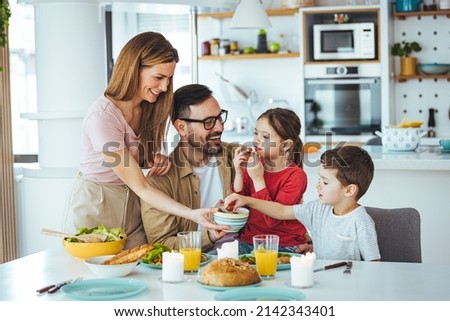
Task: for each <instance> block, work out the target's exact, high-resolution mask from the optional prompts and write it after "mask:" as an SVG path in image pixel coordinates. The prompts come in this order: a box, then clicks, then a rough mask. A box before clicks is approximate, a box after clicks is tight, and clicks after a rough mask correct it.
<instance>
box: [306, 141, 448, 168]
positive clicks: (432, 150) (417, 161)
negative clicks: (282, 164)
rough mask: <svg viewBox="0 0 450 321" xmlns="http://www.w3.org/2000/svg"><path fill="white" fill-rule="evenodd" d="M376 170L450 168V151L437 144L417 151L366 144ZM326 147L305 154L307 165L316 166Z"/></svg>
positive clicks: (365, 147) (422, 147)
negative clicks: (392, 149)
mask: <svg viewBox="0 0 450 321" xmlns="http://www.w3.org/2000/svg"><path fill="white" fill-rule="evenodd" d="M363 148H364V149H365V150H367V151H368V152H369V154H370V156H371V157H372V159H373V162H374V164H375V169H376V170H385V169H390V170H436V171H440V170H444V171H447V170H450V153H446V152H443V151H442V149H441V148H440V147H436V146H419V148H417V149H416V150H415V151H405V152H398V151H388V150H386V149H385V148H384V147H382V146H364V147H363ZM323 151H325V149H321V150H320V151H318V152H317V153H313V154H307V155H306V156H305V165H306V166H309V167H315V165H316V164H317V161H318V159H319V158H320V155H321V154H322V152H323Z"/></svg>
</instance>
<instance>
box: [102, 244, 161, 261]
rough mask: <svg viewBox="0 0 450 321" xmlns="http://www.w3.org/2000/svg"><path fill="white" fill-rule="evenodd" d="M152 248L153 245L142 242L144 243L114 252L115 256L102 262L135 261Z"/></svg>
mask: <svg viewBox="0 0 450 321" xmlns="http://www.w3.org/2000/svg"><path fill="white" fill-rule="evenodd" d="M152 249H153V245H151V244H144V245H140V246H136V247H134V248H132V249H129V250H125V251H122V252H120V253H119V254H116V255H115V256H113V257H112V258H110V259H108V260H106V261H105V262H103V263H102V264H105V265H109V264H124V263H131V262H134V261H137V260H139V259H142V258H143V257H144V256H145V255H147V253H148V252H149V251H151V250H152Z"/></svg>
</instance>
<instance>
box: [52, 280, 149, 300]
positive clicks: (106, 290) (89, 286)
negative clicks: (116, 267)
mask: <svg viewBox="0 0 450 321" xmlns="http://www.w3.org/2000/svg"><path fill="white" fill-rule="evenodd" d="M146 288H147V285H146V284H145V283H144V282H142V281H139V280H134V279H123V278H110V279H91V280H84V281H78V282H75V283H71V284H67V285H65V286H63V287H62V288H61V291H62V292H63V293H65V294H67V295H68V296H70V297H72V298H75V299H80V300H90V301H99V300H101V301H105V300H116V299H122V298H126V297H129V296H132V295H135V294H138V293H140V292H142V291H144V290H145V289H146Z"/></svg>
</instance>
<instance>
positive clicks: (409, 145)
mask: <svg viewBox="0 0 450 321" xmlns="http://www.w3.org/2000/svg"><path fill="white" fill-rule="evenodd" d="M375 134H376V135H377V136H379V137H381V142H382V145H383V146H384V147H386V149H387V150H390V151H413V150H416V149H417V147H419V144H420V138H421V137H423V136H425V135H426V134H427V131H422V130H421V129H420V128H418V127H417V128H416V127H406V128H398V127H383V129H382V132H381V133H380V132H379V131H376V132H375Z"/></svg>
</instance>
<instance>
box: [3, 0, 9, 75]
mask: <svg viewBox="0 0 450 321" xmlns="http://www.w3.org/2000/svg"><path fill="white" fill-rule="evenodd" d="M9 17H11V10H10V8H9V3H8V0H0V47H5V46H6V40H7V31H8V26H9ZM2 70H3V69H2V67H1V66H0V71H2Z"/></svg>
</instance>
